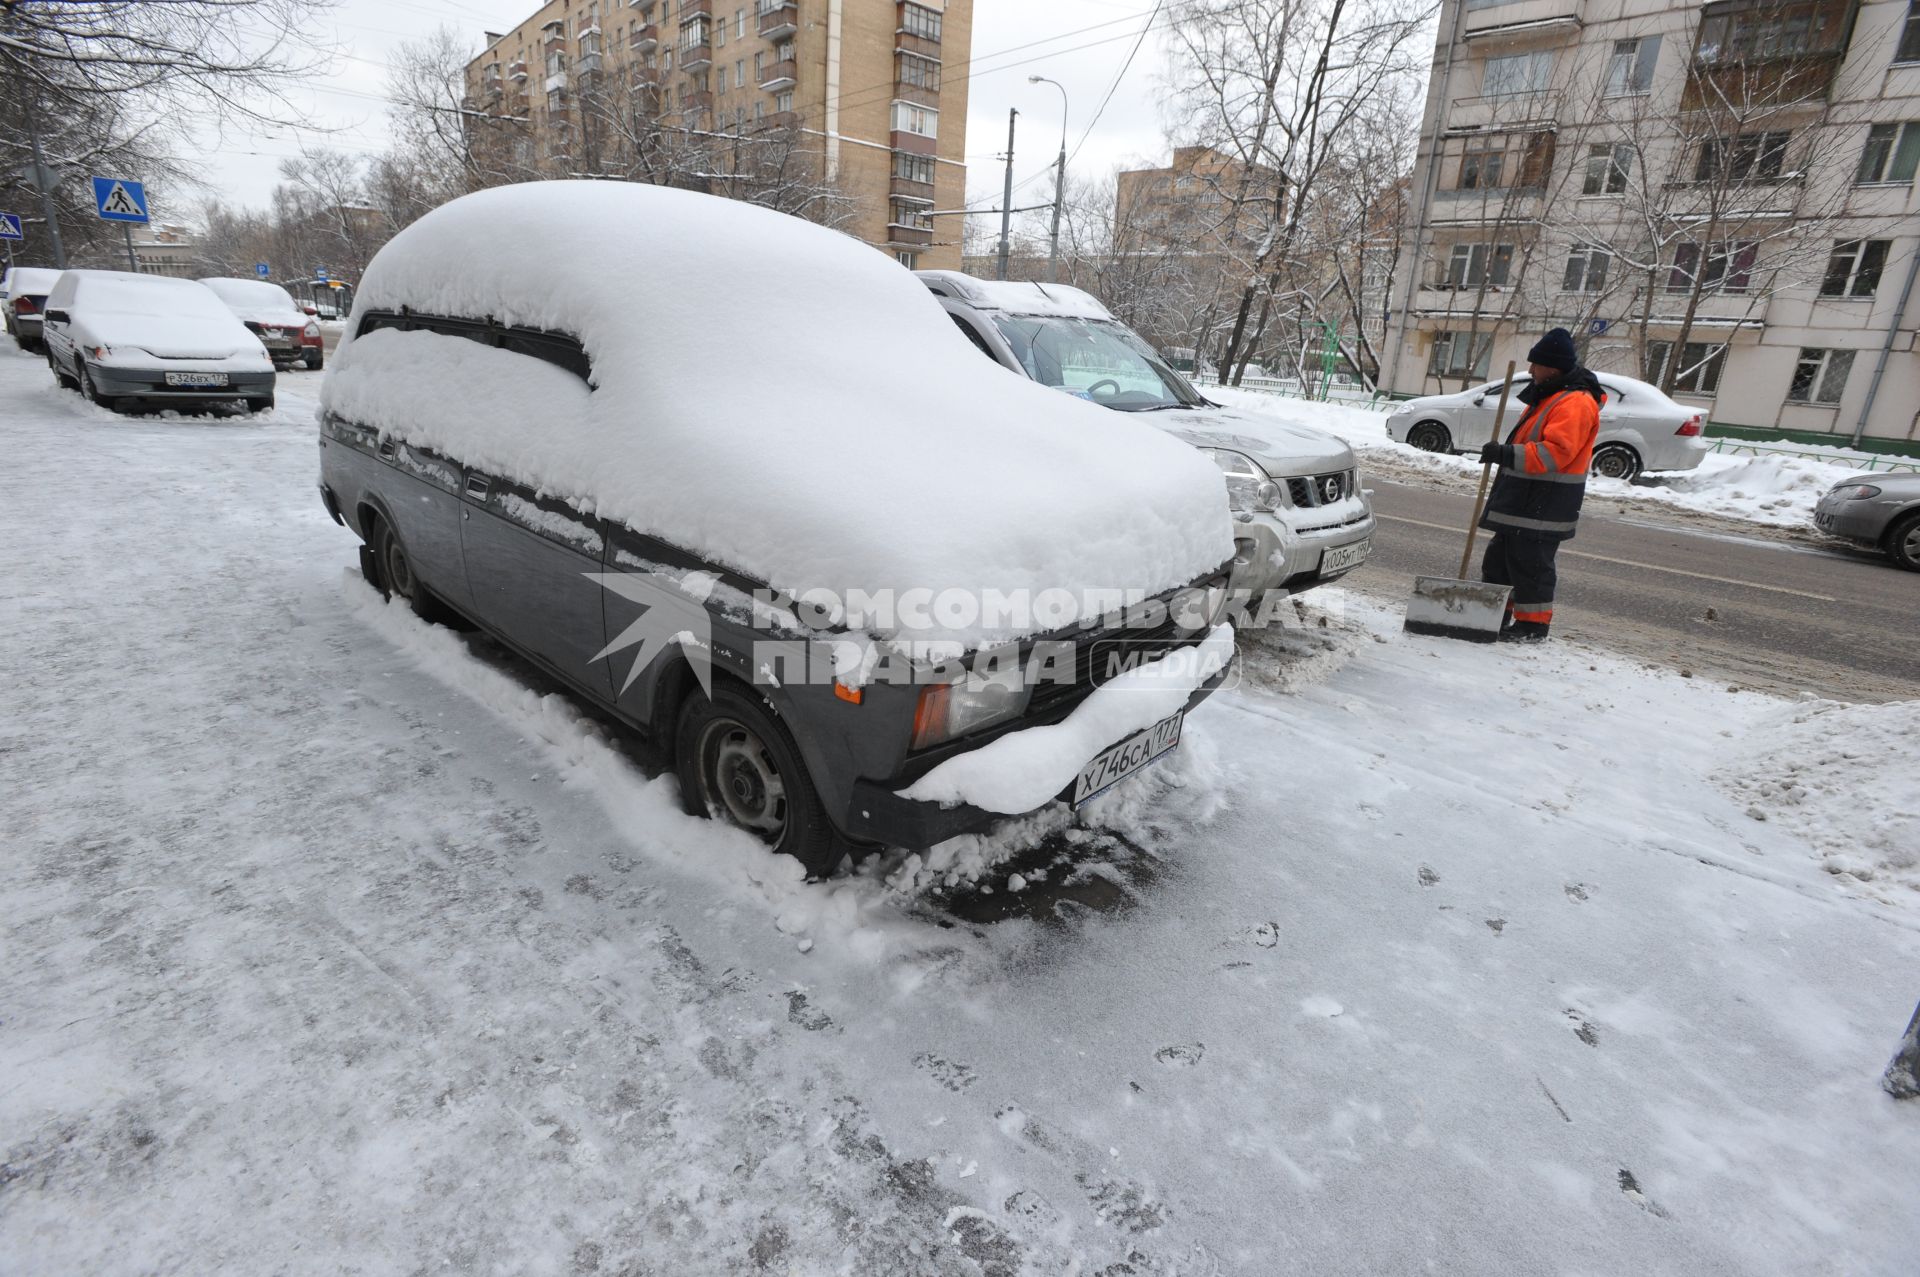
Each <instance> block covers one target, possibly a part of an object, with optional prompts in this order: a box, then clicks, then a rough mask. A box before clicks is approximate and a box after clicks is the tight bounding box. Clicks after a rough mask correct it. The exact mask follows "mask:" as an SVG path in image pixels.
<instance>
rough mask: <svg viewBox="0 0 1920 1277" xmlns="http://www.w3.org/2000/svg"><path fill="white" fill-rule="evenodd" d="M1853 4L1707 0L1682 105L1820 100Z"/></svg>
mask: <svg viewBox="0 0 1920 1277" xmlns="http://www.w3.org/2000/svg"><path fill="white" fill-rule="evenodd" d="M1854 8H1855V3H1854V0H1802V2H1800V3H1793V2H1792V0H1721V2H1720V3H1717V4H1709V5H1707V6H1706V7H1705V8H1703V9H1702V10H1701V12H1700V28H1699V34H1698V35H1697V36H1695V38H1694V45H1693V62H1692V65H1691V66H1690V67H1689V68H1688V72H1687V87H1686V90H1685V92H1684V93H1683V94H1682V95H1681V99H1680V104H1681V106H1682V107H1684V108H1686V109H1687V110H1701V109H1710V108H1712V107H1714V106H1716V105H1721V106H1725V107H1730V108H1732V109H1734V110H1742V109H1745V108H1751V107H1755V106H1760V107H1765V106H1789V105H1792V104H1794V103H1799V102H1817V101H1823V100H1825V98H1826V97H1827V95H1828V93H1829V92H1831V91H1832V88H1833V81H1834V77H1835V76H1836V75H1837V74H1838V73H1839V70H1840V63H1841V61H1842V59H1843V58H1844V57H1845V56H1846V49H1847V37H1848V35H1849V33H1850V32H1851V30H1852V25H1853V16H1854Z"/></svg>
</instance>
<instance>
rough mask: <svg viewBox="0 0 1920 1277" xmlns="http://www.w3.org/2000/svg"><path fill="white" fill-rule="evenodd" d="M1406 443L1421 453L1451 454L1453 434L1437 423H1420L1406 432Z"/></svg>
mask: <svg viewBox="0 0 1920 1277" xmlns="http://www.w3.org/2000/svg"><path fill="white" fill-rule="evenodd" d="M1407 443H1408V444H1409V445H1410V446H1412V447H1415V448H1418V449H1420V451H1422V452H1452V451H1453V433H1452V432H1451V431H1449V430H1448V429H1447V428H1446V427H1445V426H1444V425H1442V424H1441V423H1440V422H1438V421H1422V422H1420V423H1418V424H1417V425H1415V426H1414V427H1413V429H1411V430H1409V431H1407Z"/></svg>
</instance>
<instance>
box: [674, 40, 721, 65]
mask: <svg viewBox="0 0 1920 1277" xmlns="http://www.w3.org/2000/svg"><path fill="white" fill-rule="evenodd" d="M679 65H680V69H681V70H682V71H698V70H700V69H701V68H702V67H710V66H712V65H713V46H712V45H711V44H709V43H707V42H706V41H705V40H702V41H701V42H700V43H698V44H683V45H681V46H680V57H679Z"/></svg>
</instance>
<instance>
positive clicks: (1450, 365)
mask: <svg viewBox="0 0 1920 1277" xmlns="http://www.w3.org/2000/svg"><path fill="white" fill-rule="evenodd" d="M1469 344H1471V347H1472V351H1473V356H1472V358H1469V357H1468V353H1467V352H1468V347H1469ZM1492 359H1493V334H1492V333H1475V334H1473V335H1472V341H1471V343H1469V341H1468V334H1466V333H1455V332H1447V331H1445V330H1442V331H1440V332H1437V333H1435V334H1434V335H1433V356H1432V358H1431V359H1430V360H1428V362H1427V372H1428V374H1429V375H1431V376H1434V377H1484V376H1486V375H1487V364H1488V363H1489V362H1491V361H1492Z"/></svg>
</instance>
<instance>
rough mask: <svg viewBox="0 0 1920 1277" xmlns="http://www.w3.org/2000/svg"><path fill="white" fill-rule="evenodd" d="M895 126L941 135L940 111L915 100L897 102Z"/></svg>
mask: <svg viewBox="0 0 1920 1277" xmlns="http://www.w3.org/2000/svg"><path fill="white" fill-rule="evenodd" d="M907 7H908V8H912V7H913V6H911V5H909V6H907ZM893 127H894V131H895V132H897V133H912V134H915V135H916V136H919V137H939V136H940V112H938V111H936V110H934V109H933V108H932V107H930V106H920V105H918V104H916V103H913V102H895V103H894V104H893Z"/></svg>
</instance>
